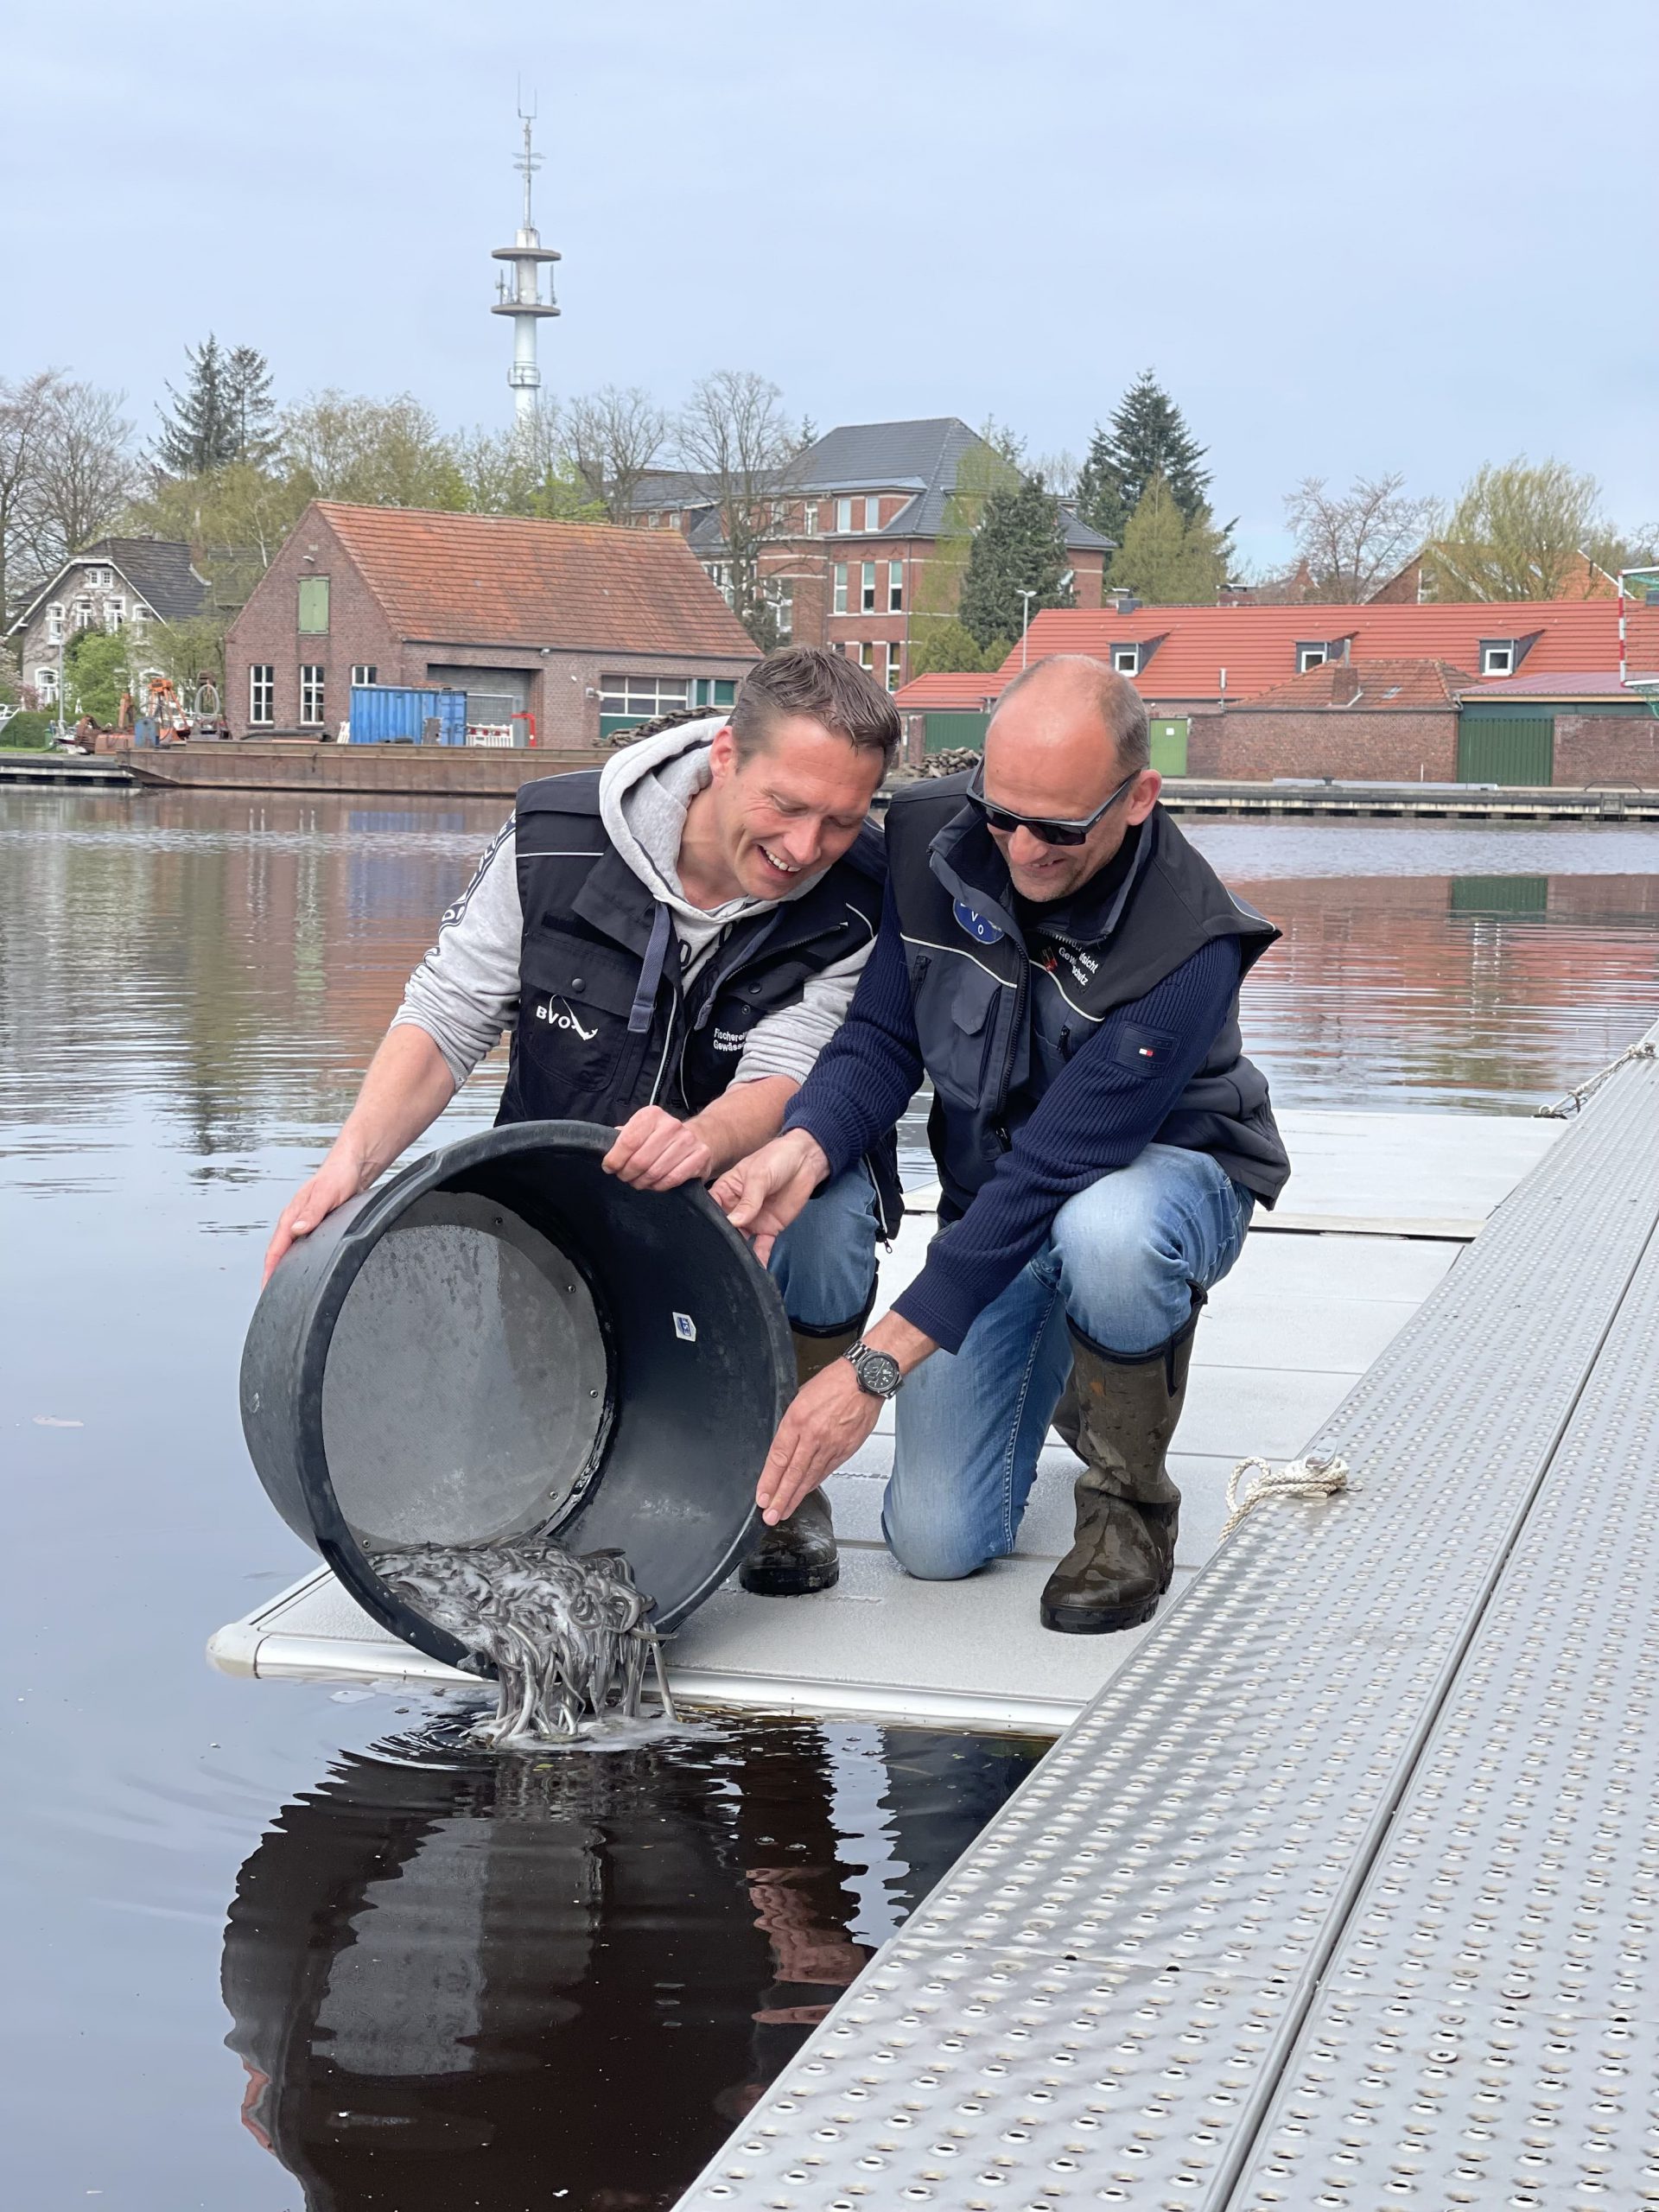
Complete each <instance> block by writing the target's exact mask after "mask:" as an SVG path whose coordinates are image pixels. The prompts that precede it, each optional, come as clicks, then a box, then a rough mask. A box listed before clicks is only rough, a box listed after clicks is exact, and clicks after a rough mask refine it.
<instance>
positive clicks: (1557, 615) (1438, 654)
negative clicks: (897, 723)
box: [897, 599, 1659, 708]
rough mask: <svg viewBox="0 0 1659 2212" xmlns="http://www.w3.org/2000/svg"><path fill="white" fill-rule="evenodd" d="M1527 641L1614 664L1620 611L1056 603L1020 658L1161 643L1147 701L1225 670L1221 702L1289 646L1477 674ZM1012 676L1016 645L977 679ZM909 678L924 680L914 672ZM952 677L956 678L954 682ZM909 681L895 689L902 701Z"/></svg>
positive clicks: (1647, 642) (1642, 662)
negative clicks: (1499, 652) (1495, 656)
mask: <svg viewBox="0 0 1659 2212" xmlns="http://www.w3.org/2000/svg"><path fill="white" fill-rule="evenodd" d="M1534 636H1535V639H1536V641H1535V644H1534V645H1532V647H1531V649H1530V651H1529V652H1528V654H1527V656H1526V658H1525V659H1524V660H1523V661H1522V664H1521V671H1520V672H1521V673H1522V675H1523V676H1529V677H1531V676H1543V675H1549V674H1553V673H1554V672H1556V671H1566V670H1572V669H1585V668H1595V667H1598V666H1599V667H1602V668H1607V667H1611V665H1612V664H1614V663H1615V662H1616V661H1617V660H1618V602H1617V601H1614V600H1611V599H1565V600H1561V599H1558V600H1499V601H1452V602H1447V603H1446V604H1445V605H1435V606H1429V607H1402V606H1379V605H1377V604H1376V602H1375V601H1373V602H1371V603H1370V604H1369V605H1366V606H1363V607H1332V606H1326V605H1322V604H1320V603H1318V602H1313V603H1305V604H1303V605H1301V606H1299V607H1262V606H1254V607H1137V608H1136V610H1135V613H1133V614H1121V613H1115V612H1114V611H1113V609H1111V608H1110V607H1048V608H1046V609H1045V610H1044V612H1043V613H1040V614H1035V615H1033V617H1032V622H1031V629H1030V632H1029V633H1028V636H1027V641H1026V649H1027V655H1028V657H1029V658H1030V659H1032V660H1040V659H1042V658H1044V657H1045V656H1046V655H1047V654H1050V653H1092V654H1095V655H1096V656H1097V657H1098V658H1101V659H1105V658H1108V656H1109V653H1110V652H1111V648H1112V647H1113V646H1114V645H1138V644H1141V643H1144V642H1146V641H1147V640H1150V639H1161V640H1162V642H1161V643H1160V645H1159V646H1158V648H1157V650H1156V652H1154V653H1153V654H1152V656H1151V657H1150V658H1149V659H1148V660H1147V664H1146V667H1145V668H1144V669H1143V670H1142V671H1141V674H1140V676H1139V677H1136V679H1135V688H1136V689H1137V690H1139V691H1140V693H1141V696H1142V697H1143V698H1144V699H1146V700H1147V702H1149V703H1150V704H1154V705H1170V706H1173V705H1175V704H1177V703H1178V702H1186V701H1197V700H1202V699H1213V698H1216V697H1217V696H1219V694H1220V690H1221V683H1220V677H1221V671H1222V670H1223V669H1225V671H1227V697H1228V698H1229V699H1230V700H1232V701H1239V700H1246V699H1252V698H1255V696H1258V695H1259V694H1260V693H1262V692H1264V691H1268V690H1274V689H1275V688H1276V687H1277V686H1279V685H1280V684H1282V683H1287V682H1289V681H1290V679H1291V678H1292V677H1294V675H1295V673H1296V648H1297V646H1298V645H1306V644H1313V643H1315V642H1318V641H1331V642H1333V643H1334V642H1336V641H1338V640H1341V639H1346V640H1347V641H1348V651H1349V653H1350V655H1351V658H1354V659H1357V660H1404V659H1409V660H1441V661H1445V662H1446V663H1447V664H1449V665H1450V666H1452V667H1453V668H1468V669H1478V668H1479V666H1480V644H1481V640H1482V639H1484V638H1529V637H1534ZM1630 664H1631V666H1632V667H1637V666H1641V667H1643V668H1659V607H1631V608H1630ZM1019 672H1020V648H1019V647H1018V646H1017V645H1016V646H1015V647H1014V651H1013V652H1011V653H1010V654H1009V656H1008V658H1007V660H1006V661H1005V662H1004V663H1003V664H1002V666H1001V669H999V670H998V671H997V673H996V674H995V676H987V677H977V678H976V679H975V680H976V682H979V683H983V685H984V688H985V690H986V692H987V693H988V694H989V693H995V692H1000V691H1001V689H1002V686H1003V685H1004V684H1005V683H1008V682H1009V681H1010V680H1011V678H1013V677H1015V676H1017V675H1018V674H1019ZM917 680H918V683H926V682H932V681H934V680H935V679H933V678H931V677H918V679H917ZM952 680H954V679H952ZM914 690H916V685H915V684H914V683H908V684H906V686H905V687H904V689H903V690H901V691H900V692H899V694H898V699H897V703H898V704H899V707H900V708H908V707H911V706H913V705H916V704H918V703H922V704H925V703H926V702H917V701H915V700H913V699H912V696H911V694H912V692H914Z"/></svg>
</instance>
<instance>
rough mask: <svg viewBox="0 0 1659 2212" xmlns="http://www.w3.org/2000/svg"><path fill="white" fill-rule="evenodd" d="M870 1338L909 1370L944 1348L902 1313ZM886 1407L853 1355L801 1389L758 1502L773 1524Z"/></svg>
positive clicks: (853, 1447) (886, 1318) (852, 1448)
mask: <svg viewBox="0 0 1659 2212" xmlns="http://www.w3.org/2000/svg"><path fill="white" fill-rule="evenodd" d="M864 1342H865V1343H866V1344H868V1346H869V1347H870V1349H871V1350H872V1351H885V1352H891V1353H892V1355H893V1357H894V1358H895V1359H896V1360H897V1361H898V1363H899V1370H900V1372H901V1373H902V1374H905V1375H909V1374H912V1373H913V1371H914V1370H916V1369H917V1368H918V1367H919V1366H920V1365H921V1363H922V1362H923V1361H924V1360H925V1359H926V1358H927V1357H929V1355H930V1354H931V1353H932V1352H936V1351H938V1345H937V1344H935V1343H934V1341H933V1339H932V1338H931V1337H925V1336H924V1335H923V1334H922V1332H921V1331H920V1330H919V1329H918V1328H917V1327H916V1326H915V1325H913V1323H912V1322H909V1321H906V1320H905V1319H903V1318H902V1317H901V1316H900V1315H899V1314H897V1313H884V1314H883V1315H882V1317H881V1319H880V1320H879V1321H878V1322H877V1323H876V1325H875V1326H874V1328H873V1329H868V1330H866V1332H865V1334H864ZM880 1413H881V1401H880V1398H874V1397H872V1396H871V1395H870V1394H869V1392H868V1390H865V1389H861V1388H860V1387H859V1380H858V1377H857V1376H856V1375H855V1373H854V1372H853V1364H852V1362H851V1361H850V1360H847V1359H837V1360H834V1361H832V1362H831V1363H830V1364H829V1366H828V1367H826V1368H825V1369H824V1370H823V1373H822V1374H821V1375H815V1376H813V1377H812V1380H811V1381H810V1383H807V1384H806V1386H805V1388H804V1389H800V1390H798V1391H797V1392H796V1393H795V1398H794V1402H793V1403H792V1404H791V1407H790V1409H789V1411H788V1412H787V1413H786V1414H785V1415H784V1418H783V1421H782V1424H781V1426H780V1427H779V1431H778V1433H777V1435H776V1436H775V1437H773V1439H772V1449H771V1451H770V1452H767V1454H766V1465H765V1466H764V1467H762V1468H761V1470H760V1482H759V1484H757V1485H756V1488H755V1494H754V1502H755V1503H756V1504H757V1505H758V1506H759V1507H760V1512H761V1516H762V1518H763V1519H765V1520H766V1522H769V1523H770V1524H771V1525H772V1526H773V1527H775V1526H776V1525H777V1523H778V1522H779V1521H784V1520H787V1518H788V1517H789V1516H790V1515H791V1513H792V1512H793V1511H794V1510H795V1508H796V1507H797V1506H798V1504H799V1503H800V1502H801V1500H802V1499H803V1498H804V1497H805V1496H806V1494H807V1492H808V1491H813V1490H816V1489H817V1486H818V1484H820V1483H821V1482H822V1481H823V1479H824V1478H825V1476H826V1475H833V1474H834V1473H835V1471H836V1468H837V1467H842V1466H845V1465H846V1464H847V1462H848V1460H849V1459H851V1458H852V1456H853V1454H854V1452H856V1451H857V1449H858V1447H859V1446H860V1445H861V1444H862V1443H863V1441H864V1440H865V1439H866V1437H868V1435H869V1434H870V1433H871V1431H872V1430H873V1429H874V1427H875V1424H876V1422H877V1421H878V1420H879V1419H880Z"/></svg>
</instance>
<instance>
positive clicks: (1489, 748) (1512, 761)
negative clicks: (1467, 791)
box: [1458, 714, 1555, 785]
mask: <svg viewBox="0 0 1659 2212" xmlns="http://www.w3.org/2000/svg"><path fill="white" fill-rule="evenodd" d="M1554 780H1555V717H1554V715H1469V714H1465V715H1459V718H1458V781H1459V783H1460V784H1532V785H1539V784H1550V783H1554Z"/></svg>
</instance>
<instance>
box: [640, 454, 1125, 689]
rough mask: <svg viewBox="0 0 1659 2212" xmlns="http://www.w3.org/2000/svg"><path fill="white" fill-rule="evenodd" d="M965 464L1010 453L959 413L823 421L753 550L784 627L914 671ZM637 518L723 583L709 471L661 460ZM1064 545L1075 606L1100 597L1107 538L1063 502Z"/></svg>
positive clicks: (939, 596) (785, 633)
mask: <svg viewBox="0 0 1659 2212" xmlns="http://www.w3.org/2000/svg"><path fill="white" fill-rule="evenodd" d="M964 463H965V464H967V468H966V475H967V480H968V481H969V483H972V484H973V485H974V486H976V487H977V486H982V485H984V484H988V483H990V482H992V481H994V480H995V477H996V474H998V472H1005V471H1006V469H1007V463H1006V462H1005V461H1002V460H1001V457H1000V456H999V455H997V454H995V451H994V450H993V448H991V447H989V446H988V445H987V444H986V442H985V441H984V440H983V439H982V437H980V436H979V435H978V434H977V433H976V431H973V430H970V429H969V427H968V425H967V424H966V423H963V422H959V421H958V420H957V418H956V416H938V417H934V418H932V419H930V420H927V421H924V422H916V423H843V424H842V426H841V427H840V428H839V429H834V430H830V431H828V432H827V433H826V434H825V435H824V436H823V437H821V438H820V439H818V440H817V442H816V443H815V444H813V445H811V446H809V447H808V448H807V449H806V451H805V452H804V454H801V455H800V457H799V458H798V460H797V461H794V462H793V463H791V466H790V467H789V469H788V471H787V472H786V474H785V476H783V477H781V478H780V479H779V483H778V486H777V494H778V496H777V497H776V498H775V499H768V500H767V501H766V505H767V506H768V507H769V508H770V509H771V511H772V518H771V523H770V531H771V534H770V536H769V537H768V538H767V541H766V545H765V547H764V549H763V550H762V553H761V556H760V576H761V580H762V583H763V587H764V588H765V589H766V595H767V597H768V599H769V600H770V601H771V602H772V606H773V607H774V609H775V611H776V613H777V616H778V621H779V634H780V636H782V637H783V638H784V639H786V640H787V641H789V642H790V643H792V644H795V645H829V646H830V647H831V648H833V649H834V650H835V651H836V652H844V653H847V654H849V655H850V656H851V657H852V658H854V659H855V660H857V661H859V662H860V663H861V664H862V665H863V666H864V667H865V668H868V670H870V671H871V672H872V674H873V675H874V676H875V677H877V678H878V679H880V681H882V682H884V683H886V684H887V689H888V690H890V691H897V690H898V689H899V685H900V684H901V683H903V682H904V681H905V679H906V675H907V674H908V671H909V655H910V641H911V635H912V624H913V622H914V620H915V616H916V613H917V611H918V609H921V610H925V612H926V613H931V614H944V613H951V612H953V611H954V598H953V595H952V592H951V589H950V587H949V586H948V585H945V584H944V583H942V582H940V581H939V580H938V579H936V580H934V582H933V584H932V588H930V580H929V575H928V570H929V568H930V564H931V563H932V562H933V561H934V560H935V559H936V558H937V556H938V544H939V540H940V537H941V536H942V535H944V533H945V532H946V531H947V530H948V529H949V527H950V524H951V521H952V519H953V518H952V517H951V515H950V503H951V499H952V497H953V495H954V494H955V493H957V490H958V488H959V481H960V480H961V479H962V477H963V470H964ZM634 523H635V526H636V527H637V528H639V529H642V530H645V531H653V530H655V531H664V530H676V531H679V532H680V533H681V535H682V536H683V537H684V538H685V540H686V542H687V543H688V544H690V548H691V550H692V551H693V552H694V553H695V554H696V556H697V557H698V559H699V560H700V561H701V562H702V564H703V566H704V567H705V569H707V570H708V572H709V575H710V576H711V577H712V578H713V579H714V580H715V582H716V583H718V584H721V586H722V587H728V585H729V575H730V570H729V562H728V551H727V547H726V543H725V537H724V529H723V525H722V523H721V515H720V510H719V506H718V505H717V503H716V499H715V487H714V486H712V484H711V483H710V481H709V479H708V478H707V477H702V476H697V475H694V474H688V473H686V472H683V471H662V472H658V473H657V474H653V475H652V476H649V477H646V478H645V480H644V481H643V482H642V483H641V485H640V486H639V491H638V492H637V493H635V495H634ZM1065 543H1066V550H1067V553H1068V555H1069V556H1070V559H1071V575H1072V592H1073V594H1074V596H1075V598H1076V601H1077V605H1078V606H1079V607H1098V606H1099V605H1100V601H1101V580H1102V576H1103V571H1104V568H1105V563H1106V559H1107V556H1109V554H1110V553H1111V551H1112V550H1113V548H1112V543H1111V540H1110V539H1109V538H1106V537H1102V536H1101V534H1100V532H1099V531H1096V530H1090V527H1089V526H1088V524H1086V523H1081V522H1079V521H1078V520H1077V518H1076V517H1075V516H1072V515H1068V517H1067V518H1066V524H1065Z"/></svg>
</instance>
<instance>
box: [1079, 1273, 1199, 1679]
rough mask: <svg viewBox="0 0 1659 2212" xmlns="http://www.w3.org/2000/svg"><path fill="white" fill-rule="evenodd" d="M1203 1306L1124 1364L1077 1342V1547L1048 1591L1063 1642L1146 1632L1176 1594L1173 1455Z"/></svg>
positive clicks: (1176, 1498) (1177, 1502) (1176, 1496)
mask: <svg viewBox="0 0 1659 2212" xmlns="http://www.w3.org/2000/svg"><path fill="white" fill-rule="evenodd" d="M1201 1305H1202V1300H1199V1301H1198V1303H1197V1304H1195V1305H1194V1306H1193V1309H1192V1314H1191V1316H1190V1317H1189V1319H1188V1320H1187V1321H1186V1324H1185V1326H1184V1327H1183V1328H1181V1329H1180V1330H1179V1332H1177V1333H1176V1334H1175V1335H1174V1336H1173V1337H1172V1338H1170V1339H1169V1341H1168V1343H1167V1344H1160V1345H1159V1347H1158V1349H1157V1350H1156V1351H1150V1352H1147V1353H1146V1354H1145V1355H1144V1356H1142V1357H1140V1358H1138V1359H1116V1358H1114V1357H1112V1356H1111V1354H1110V1353H1109V1352H1104V1351H1101V1350H1100V1349H1099V1347H1098V1346H1097V1345H1095V1344H1090V1343H1088V1342H1087V1341H1086V1340H1085V1339H1084V1338H1081V1337H1079V1336H1077V1334H1076V1333H1075V1332H1073V1334H1072V1338H1071V1350H1072V1362H1073V1364H1072V1370H1071V1384H1070V1386H1069V1393H1075V1402H1076V1407H1077V1414H1076V1430H1075V1436H1073V1434H1071V1433H1069V1430H1070V1424H1068V1427H1066V1428H1062V1429H1061V1432H1060V1433H1061V1434H1062V1435H1064V1436H1065V1438H1066V1441H1067V1442H1068V1443H1069V1444H1071V1448H1072V1449H1073V1451H1075V1452H1077V1456H1078V1458H1079V1459H1082V1461H1083V1463H1084V1470H1083V1472H1082V1473H1081V1474H1080V1475H1079V1476H1078V1477H1077V1483H1076V1484H1075V1486H1074V1495H1075V1497H1076V1500H1077V1535H1076V1539H1075V1541H1073V1543H1072V1546H1071V1550H1070V1551H1069V1552H1068V1553H1067V1554H1066V1555H1065V1558H1064V1559H1063V1560H1061V1561H1060V1563H1059V1565H1058V1567H1056V1568H1055V1570H1054V1572H1053V1573H1052V1574H1051V1575H1050V1576H1049V1578H1048V1580H1047V1583H1046V1585H1045V1586H1044V1589H1043V1596H1042V1622H1043V1626H1044V1627H1045V1628H1052V1629H1056V1630H1058V1631H1059V1632H1060V1633H1061V1634H1062V1635H1063V1636H1104V1635H1107V1634H1109V1632H1110V1631H1111V1630H1114V1629H1121V1628H1138V1627H1139V1626H1140V1624H1141V1622H1142V1621H1148V1620H1150V1619H1151V1618H1152V1617H1153V1615H1154V1613H1155V1612H1156V1611H1157V1610H1158V1600H1159V1599H1160V1598H1161V1597H1162V1596H1163V1594H1164V1592H1165V1591H1166V1590H1167V1589H1168V1587H1169V1584H1170V1578H1171V1576H1172V1575H1173V1573H1174V1572H1175V1537H1176V1533H1177V1530H1178V1529H1179V1524H1180V1510H1181V1493H1180V1492H1179V1490H1177V1489H1176V1487H1175V1485H1174V1484H1173V1482H1172V1481H1171V1480H1170V1478H1169V1472H1168V1470H1167V1469H1166V1466H1165V1465H1164V1454H1165V1453H1166V1452H1167V1450H1168V1449H1169V1440H1170V1439H1171V1437H1172V1436H1173V1434H1174V1433H1175V1424H1176V1422H1177V1421H1179V1419H1180V1417H1181V1402H1182V1400H1183V1399H1184V1398H1185V1395H1186V1372H1187V1368H1188V1366H1189V1365H1190V1363H1191V1362H1192V1337H1193V1332H1195V1330H1196V1329H1197V1327H1198V1313H1199V1310H1200V1306H1201ZM1064 1408H1065V1400H1064V1399H1062V1401H1061V1408H1059V1409H1057V1410H1061V1409H1064ZM1056 1426H1057V1427H1058V1421H1057V1423H1056Z"/></svg>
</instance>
